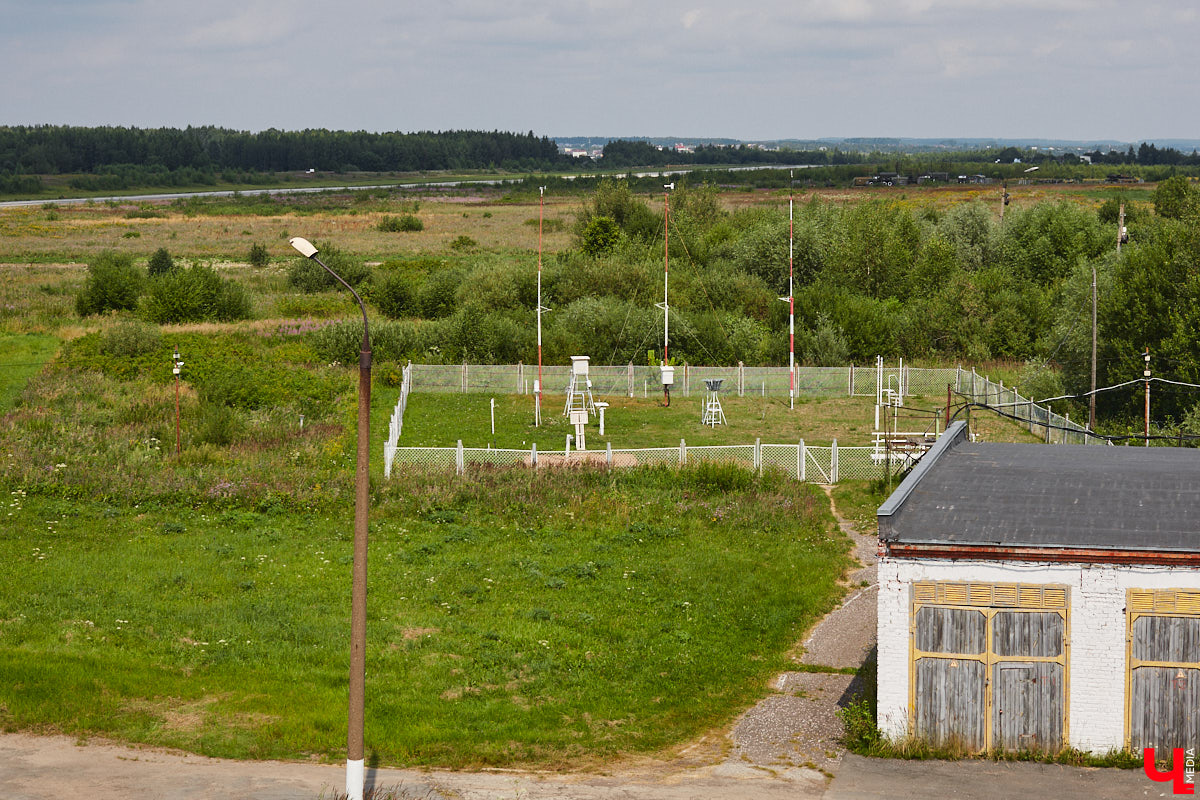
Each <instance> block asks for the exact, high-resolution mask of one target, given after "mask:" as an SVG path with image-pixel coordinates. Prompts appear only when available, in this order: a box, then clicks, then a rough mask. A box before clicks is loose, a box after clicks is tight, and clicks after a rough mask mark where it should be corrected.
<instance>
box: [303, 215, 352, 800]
mask: <svg viewBox="0 0 1200 800" xmlns="http://www.w3.org/2000/svg"><path fill="white" fill-rule="evenodd" d="M291 244H292V246H293V247H295V248H296V249H297V250H298V251H300V253H301V254H303V255H304V256H305V257H306V258H311V259H312V260H313V261H316V262H317V263H318V264H320V265H321V266H322V267H323V268H324V269H325V271H326V272H328V273H329V274H330V275H332V276H333V277H334V278H336V279H337V281H338V282H339V283H341V284H342V285H343V286H345V287H346V288H347V289H349V290H350V294H352V295H354V299H355V300H356V301H357V302H358V307H359V309H360V310H361V311H362V318H363V338H362V348H361V349H360V350H359V354H358V458H357V470H356V472H355V476H354V566H353V573H352V579H351V588H350V687H349V711H348V714H347V726H346V727H347V731H346V794H347V795H348V796H349V798H350V800H362V798H363V786H364V779H365V764H364V760H363V722H364V716H365V705H366V703H365V699H366V674H367V501H368V496H367V495H368V489H369V485H370V484H369V478H370V476H369V473H368V471H367V467H368V462H369V454H370V448H369V446H368V445H369V438H370V429H371V336H370V327H369V325H368V322H367V307H366V305H364V304H363V301H362V298H361V297H359V295H358V292H356V291H354V287H353V286H351V285H350V284H348V283H346V281H345V280H343V279H342V276H340V275H338V274H337V273H336V272H334V271H333V270H331V269H330V268H329V267H328V265H326V264H325V263H324V262H323V261H321V259H319V258H317V249H316V248H315V247H313V246H312V244H311V243H309V242H308V241H307V240H305V239H301V238H299V237H296V238H293V239H292V240H291Z"/></svg>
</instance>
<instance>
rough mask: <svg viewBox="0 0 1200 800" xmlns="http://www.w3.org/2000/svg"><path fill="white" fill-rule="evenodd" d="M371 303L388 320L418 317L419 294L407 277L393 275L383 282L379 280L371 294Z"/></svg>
mask: <svg viewBox="0 0 1200 800" xmlns="http://www.w3.org/2000/svg"><path fill="white" fill-rule="evenodd" d="M371 302H372V303H373V304H374V305H375V307H376V308H378V309H379V312H380V313H381V314H383V315H384V316H385V317H387V318H388V319H402V318H404V317H414V316H416V315H417V292H416V290H415V289H414V288H413V282H412V280H411V279H410V278H409V277H408V276H406V275H401V274H398V273H392V274H390V275H388V276H387V277H385V278H383V279H382V280H380V279H378V278H377V279H376V282H375V284H374V288H373V290H372V292H371Z"/></svg>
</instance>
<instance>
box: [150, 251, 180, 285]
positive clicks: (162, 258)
mask: <svg viewBox="0 0 1200 800" xmlns="http://www.w3.org/2000/svg"><path fill="white" fill-rule="evenodd" d="M173 269H175V261H174V260H173V259H172V258H171V254H170V253H168V252H167V248H165V247H160V248H158V249H157V250H155V251H154V255H152V256H150V260H149V261H148V262H147V263H146V272H148V273H149V274H150V277H151V278H153V277H154V276H155V275H163V274H166V273H168V272H170V271H171V270H173Z"/></svg>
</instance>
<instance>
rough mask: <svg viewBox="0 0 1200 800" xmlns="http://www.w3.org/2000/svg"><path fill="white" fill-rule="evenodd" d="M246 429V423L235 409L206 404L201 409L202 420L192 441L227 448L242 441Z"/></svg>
mask: <svg viewBox="0 0 1200 800" xmlns="http://www.w3.org/2000/svg"><path fill="white" fill-rule="evenodd" d="M245 428H246V426H245V423H244V422H242V418H241V417H240V416H239V415H238V413H237V411H235V410H234V409H232V408H230V407H229V406H227V405H211V404H205V405H203V406H201V408H200V419H199V420H198V424H197V426H196V433H195V435H194V436H193V437H192V441H193V442H194V443H195V444H197V445H215V446H217V447H226V446H228V445H231V444H233V443H234V442H236V441H237V440H238V439H240V438H241V437H242V435H243V433H244V432H245Z"/></svg>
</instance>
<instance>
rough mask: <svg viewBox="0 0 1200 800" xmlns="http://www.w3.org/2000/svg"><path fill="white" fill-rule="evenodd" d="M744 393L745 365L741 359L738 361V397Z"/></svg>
mask: <svg viewBox="0 0 1200 800" xmlns="http://www.w3.org/2000/svg"><path fill="white" fill-rule="evenodd" d="M745 394H746V365H745V364H743V363H742V362H741V361H739V362H738V397H744V396H745Z"/></svg>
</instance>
